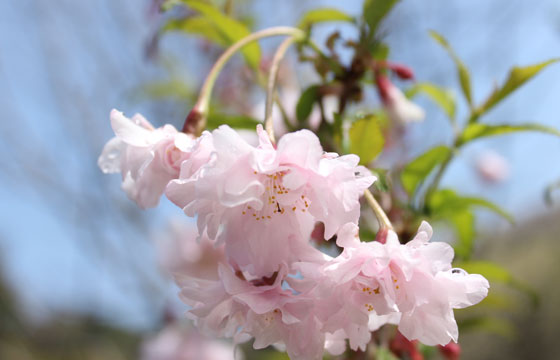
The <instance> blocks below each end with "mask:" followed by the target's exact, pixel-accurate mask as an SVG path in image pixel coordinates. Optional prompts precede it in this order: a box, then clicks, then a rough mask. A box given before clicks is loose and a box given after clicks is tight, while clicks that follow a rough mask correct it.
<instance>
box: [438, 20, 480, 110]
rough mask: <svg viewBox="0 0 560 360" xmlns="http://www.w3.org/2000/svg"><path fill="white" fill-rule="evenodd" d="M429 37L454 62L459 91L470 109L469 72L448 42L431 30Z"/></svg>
mask: <svg viewBox="0 0 560 360" xmlns="http://www.w3.org/2000/svg"><path fill="white" fill-rule="evenodd" d="M430 36H431V37H432V38H434V39H435V40H436V41H437V42H438V43H439V44H440V45H441V46H443V47H444V48H445V50H447V52H448V53H449V55H450V56H451V58H452V59H453V61H454V62H455V66H457V73H458V76H459V83H460V84H461V90H463V94H464V95H465V99H467V102H468V103H469V105H470V106H471V107H472V105H473V100H472V93H471V80H470V75H469V70H468V69H467V67H466V66H465V64H464V63H463V61H462V60H461V59H460V58H459V57H458V56H457V54H456V53H455V51H454V50H453V48H452V47H451V45H449V42H448V41H447V40H446V39H445V38H444V37H443V36H442V35H440V34H438V33H437V32H435V31H433V30H430Z"/></svg>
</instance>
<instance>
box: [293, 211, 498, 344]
mask: <svg viewBox="0 0 560 360" xmlns="http://www.w3.org/2000/svg"><path fill="white" fill-rule="evenodd" d="M357 234H358V229H357V226H355V225H354V224H347V225H345V226H344V228H343V229H342V230H341V231H340V232H339V234H338V239H337V244H338V245H339V246H341V247H343V248H344V251H343V252H342V254H341V255H339V256H338V257H336V258H334V259H332V260H330V261H328V262H326V263H325V264H324V265H322V266H321V267H320V268H319V267H317V268H316V269H313V266H309V265H307V266H306V267H301V268H302V273H303V276H304V277H306V276H313V272H315V273H321V274H324V278H323V279H320V276H317V275H315V276H316V277H317V278H319V281H318V283H321V282H322V283H323V285H318V286H317V289H320V290H317V293H318V296H317V300H316V304H317V305H316V306H317V307H318V309H320V310H319V311H318V312H317V313H318V316H319V318H320V319H321V321H322V322H323V323H324V324H325V329H327V330H328V331H329V332H333V330H335V329H336V327H338V329H339V330H341V332H339V333H338V334H339V335H340V336H342V337H346V338H348V339H349V341H350V346H351V348H352V349H356V348H361V349H363V348H364V347H365V345H366V344H367V342H369V337H368V333H367V329H369V330H370V331H371V330H375V329H376V328H378V327H379V326H381V325H383V324H385V323H398V326H399V331H400V332H401V333H402V334H403V335H404V336H406V337H407V338H408V339H409V340H419V341H421V342H423V343H425V344H427V345H437V344H440V345H445V344H448V343H449V342H450V341H455V342H456V341H457V337H458V331H457V323H456V322H455V318H454V315H453V309H457V308H463V307H467V306H470V305H474V304H476V303H478V302H480V301H481V300H482V299H483V298H484V297H485V296H486V295H487V293H488V287H489V285H488V281H487V280H486V279H484V278H483V277H482V276H480V275H476V274H467V273H466V272H465V271H464V270H462V269H453V268H452V267H451V261H452V259H453V249H452V248H451V247H450V246H449V245H448V244H446V243H440V242H436V243H430V242H429V239H430V237H431V235H432V229H431V227H430V226H429V225H428V223H426V222H424V223H422V225H421V226H420V229H419V231H418V234H417V235H416V237H415V238H414V239H413V240H412V241H410V242H409V243H407V244H406V245H402V244H400V243H399V241H398V238H397V236H396V234H395V233H394V232H393V231H389V232H388V236H387V242H386V243H385V244H381V243H378V242H371V243H364V242H360V240H359V238H358V237H357ZM306 270H307V271H306Z"/></svg>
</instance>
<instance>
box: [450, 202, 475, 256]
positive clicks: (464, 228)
mask: <svg viewBox="0 0 560 360" xmlns="http://www.w3.org/2000/svg"><path fill="white" fill-rule="evenodd" d="M446 220H447V221H448V222H449V223H450V224H451V225H453V228H454V229H455V232H456V233H457V242H456V243H455V244H454V246H453V248H454V249H455V254H456V255H457V256H458V257H460V258H462V259H469V258H470V256H471V254H472V251H473V245H474V235H475V233H474V215H473V213H472V212H471V211H470V210H463V211H457V212H454V213H449V214H448V215H447V216H446Z"/></svg>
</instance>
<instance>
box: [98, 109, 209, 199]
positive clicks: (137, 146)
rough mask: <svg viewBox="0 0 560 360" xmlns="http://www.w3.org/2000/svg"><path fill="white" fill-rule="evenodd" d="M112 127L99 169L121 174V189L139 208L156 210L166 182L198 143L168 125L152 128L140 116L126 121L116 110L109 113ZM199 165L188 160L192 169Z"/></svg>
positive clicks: (177, 171) (100, 159) (172, 176)
mask: <svg viewBox="0 0 560 360" xmlns="http://www.w3.org/2000/svg"><path fill="white" fill-rule="evenodd" d="M111 126H112V127H113V131H114V132H115V135H116V137H114V138H113V139H111V140H109V142H108V143H107V144H106V145H105V147H104V148H103V152H102V153H101V156H100V157H99V159H98V165H99V167H100V168H101V170H102V171H103V172H104V173H118V172H120V173H121V175H122V179H123V182H122V188H123V190H124V191H125V192H126V194H127V195H128V197H129V198H130V199H131V200H133V201H135V202H136V203H137V204H138V206H140V207H141V208H149V207H155V206H156V205H157V204H158V203H159V198H160V197H161V195H162V194H163V192H164V190H165V187H166V186H167V183H168V182H169V181H170V180H172V179H174V178H177V177H178V176H179V169H180V166H181V163H182V162H183V161H184V160H185V159H187V158H190V156H191V152H192V151H193V148H194V147H195V145H197V144H198V143H199V142H200V140H198V141H197V140H195V139H194V138H193V137H192V136H190V135H187V134H184V133H181V132H178V131H177V130H176V129H175V128H174V127H173V126H171V125H164V126H163V127H161V128H157V129H154V127H153V126H152V125H151V124H150V123H149V122H148V121H147V120H146V119H145V118H144V117H143V116H142V115H140V114H136V115H134V116H133V117H132V118H131V119H129V118H127V117H125V116H124V115H123V113H121V112H119V111H117V110H112V111H111ZM202 155H203V157H204V154H202ZM202 162H205V159H202ZM200 163H201V162H200V161H196V160H194V159H193V161H191V164H193V166H194V165H196V166H200Z"/></svg>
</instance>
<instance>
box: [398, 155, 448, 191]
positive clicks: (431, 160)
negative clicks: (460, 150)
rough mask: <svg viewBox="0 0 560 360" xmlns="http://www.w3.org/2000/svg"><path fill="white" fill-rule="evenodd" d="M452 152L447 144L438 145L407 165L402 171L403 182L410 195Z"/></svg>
mask: <svg viewBox="0 0 560 360" xmlns="http://www.w3.org/2000/svg"><path fill="white" fill-rule="evenodd" d="M450 154H451V149H450V148H448V147H447V146H443V145H441V146H436V147H434V148H432V149H430V150H428V151H427V152H425V153H424V154H422V155H420V156H419V157H417V158H416V159H414V160H412V162H410V163H409V164H408V165H406V167H405V168H404V170H403V171H402V173H401V182H402V185H403V188H404V189H405V190H406V192H407V193H408V194H409V195H412V194H414V192H415V191H416V189H417V188H418V186H419V185H420V184H421V183H422V182H423V181H424V179H425V178H426V177H427V176H428V175H429V174H430V173H431V172H432V170H433V169H434V168H435V167H436V166H438V165H440V164H441V163H442V162H444V161H445V160H446V159H447V157H448V156H449V155H450Z"/></svg>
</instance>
